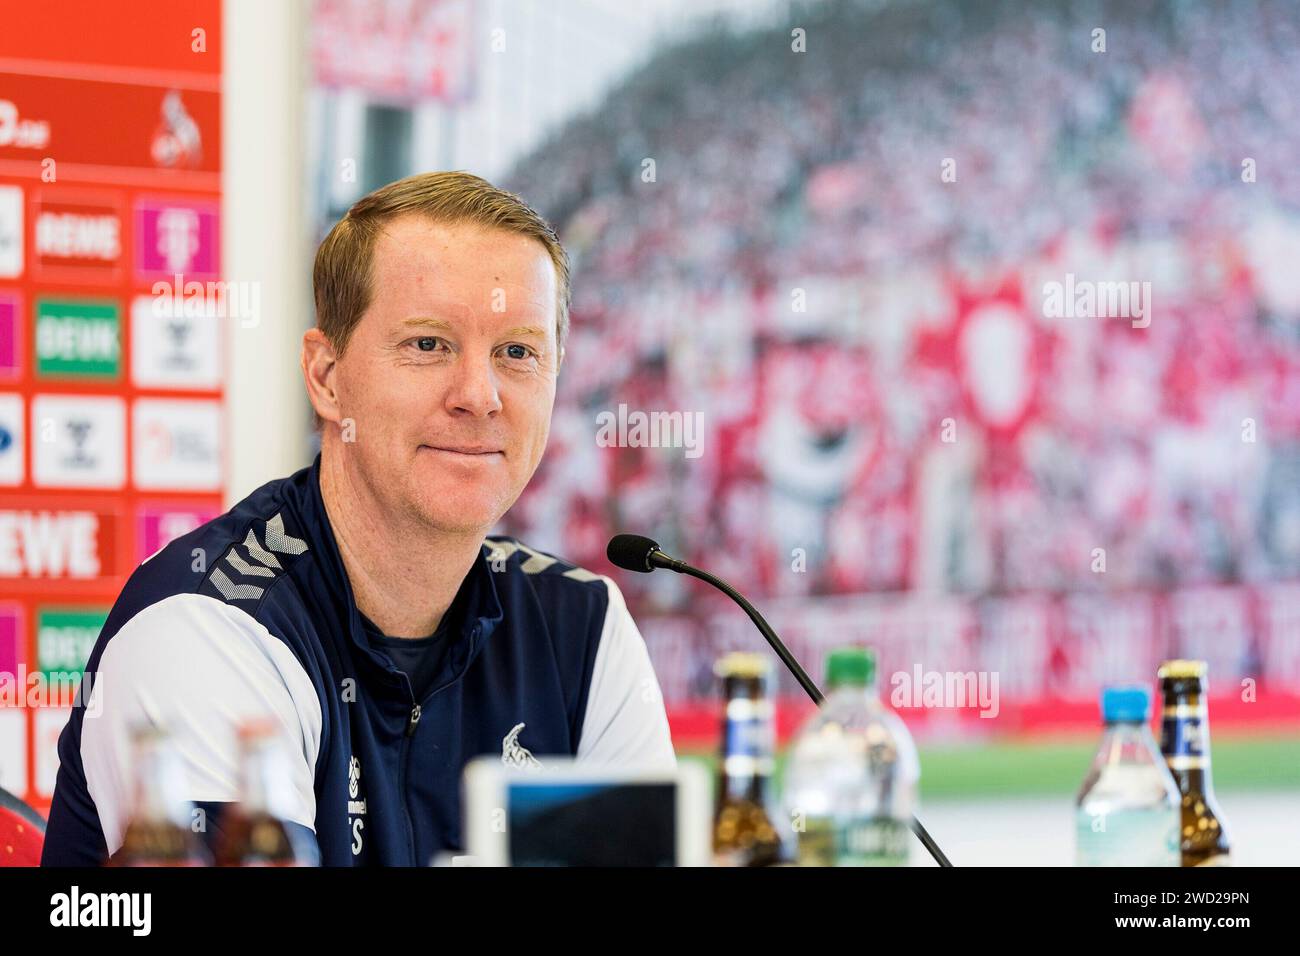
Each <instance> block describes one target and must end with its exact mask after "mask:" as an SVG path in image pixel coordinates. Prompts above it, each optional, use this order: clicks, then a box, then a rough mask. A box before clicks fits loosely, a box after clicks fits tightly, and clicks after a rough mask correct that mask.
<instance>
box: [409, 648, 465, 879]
mask: <svg viewBox="0 0 1300 956" xmlns="http://www.w3.org/2000/svg"><path fill="white" fill-rule="evenodd" d="M474 635H475V636H477V635H478V628H477V627H476V628H475V629H474ZM460 676H464V675H460ZM459 679H460V678H459V677H457V676H453V677H452V679H451V680H449V681H447V683H445V684H443V685H442V686H441V687H439V688H437V689H436V690H434V691H433V692H432V693H431V694H429V695H428V696H427V697H426V698H425V701H426V703H427V702H428V701H431V700H433V698H435V697H437V696H438V695H439V694H441V693H442V692H443V691H444V690H446V689H447V688H448V687H450V686H451V685H452V684H454V683H456V681H457V680H459ZM402 682H403V683H404V684H406V693H407V696H408V697H410V698H411V711H410V713H409V714H408V715H407V718H406V732H405V733H403V734H402V748H401V753H400V754H399V755H398V757H397V789H398V792H399V793H400V794H401V795H402V819H403V820H404V821H405V822H406V845H407V850H408V853H409V854H410V860H411V866H419V865H420V864H419V863H417V862H416V859H415V827H414V825H413V824H412V823H411V806H410V803H409V802H408V800H407V792H406V758H407V755H408V752H409V751H410V748H411V738H412V737H414V736H415V731H416V728H417V727H419V725H420V717H421V716H422V715H423V713H424V708H423V707H421V706H420V702H419V701H418V700H416V699H415V688H413V687H412V686H411V678H410V677H409V676H408V675H407V674H405V673H403V674H402Z"/></svg>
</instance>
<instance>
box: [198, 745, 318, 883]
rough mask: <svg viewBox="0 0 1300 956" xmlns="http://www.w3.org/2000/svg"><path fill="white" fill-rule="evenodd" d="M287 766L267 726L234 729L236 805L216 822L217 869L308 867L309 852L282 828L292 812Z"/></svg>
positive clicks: (312, 857)
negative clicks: (236, 739)
mask: <svg viewBox="0 0 1300 956" xmlns="http://www.w3.org/2000/svg"><path fill="white" fill-rule="evenodd" d="M292 806H293V788H292V782H291V781H290V779H289V765H288V759H287V756H286V754H285V753H284V749H283V747H282V745H281V743H280V738H279V737H278V736H277V735H276V733H275V725H274V724H273V723H271V722H270V721H258V722H254V723H249V724H245V725H244V726H242V727H240V729H239V802H238V803H236V804H234V805H233V806H231V807H230V808H229V809H228V810H227V811H226V813H225V814H224V815H223V817H222V820H221V834H220V837H219V838H218V840H217V865H218V866H312V865H315V863H316V862H317V860H316V856H317V854H316V851H315V847H314V846H312V845H310V843H309V840H308V838H307V836H306V834H304V833H303V832H302V831H301V830H298V829H294V828H291V827H288V826H286V825H285V821H286V819H287V818H288V815H289V814H290V813H291V812H292V810H291V808H292Z"/></svg>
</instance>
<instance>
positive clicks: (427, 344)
mask: <svg viewBox="0 0 1300 956" xmlns="http://www.w3.org/2000/svg"><path fill="white" fill-rule="evenodd" d="M415 347H416V348H418V349H419V350H420V351H421V352H432V351H434V350H435V349H437V347H438V340H437V339H435V338H433V337H432V336H425V337H424V338H422V339H416V340H415Z"/></svg>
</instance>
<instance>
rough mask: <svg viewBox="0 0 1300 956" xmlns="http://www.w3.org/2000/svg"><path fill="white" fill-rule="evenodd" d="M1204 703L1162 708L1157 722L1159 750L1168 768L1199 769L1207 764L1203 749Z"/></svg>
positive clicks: (1207, 760) (1207, 759)
mask: <svg viewBox="0 0 1300 956" xmlns="http://www.w3.org/2000/svg"><path fill="white" fill-rule="evenodd" d="M1205 725H1206V720H1205V707H1204V706H1203V705H1202V706H1200V707H1187V706H1186V705H1179V706H1170V707H1166V708H1165V713H1164V718H1163V720H1162V721H1161V726H1160V750H1161V752H1162V753H1163V754H1164V756H1165V760H1166V761H1167V762H1168V764H1169V769H1171V770H1200V769H1204V768H1205V767H1207V766H1208V765H1209V758H1208V757H1207V756H1206V753H1205Z"/></svg>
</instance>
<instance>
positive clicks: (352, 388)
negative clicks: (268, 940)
mask: <svg viewBox="0 0 1300 956" xmlns="http://www.w3.org/2000/svg"><path fill="white" fill-rule="evenodd" d="M314 284H315V296H316V312H317V327H316V328H313V329H310V330H309V331H308V332H307V333H306V334H305V335H304V336H303V347H302V371H303V376H304V379H305V381H306V385H307V393H308V395H309V397H310V399H311V403H312V405H313V407H314V408H315V411H316V415H317V417H318V419H319V420H320V422H321V426H322V433H321V453H320V455H319V456H318V457H317V459H316V462H315V464H314V465H313V466H312V467H311V468H308V469H304V470H302V471H300V472H298V473H297V474H295V475H292V476H290V477H289V478H285V479H282V480H279V481H273V482H271V483H270V484H267V485H264V486H263V487H261V488H259V489H258V490H257V491H255V492H254V493H253V494H252V495H250V496H249V497H248V498H246V499H244V500H243V501H242V502H240V503H239V504H238V505H236V506H235V507H234V508H233V509H232V510H231V511H229V512H228V513H226V514H225V515H222V516H221V517H219V518H217V519H215V520H214V521H212V522H209V523H208V524H206V525H204V526H203V527H201V528H199V529H197V530H195V531H194V532H192V533H190V534H187V535H185V536H183V537H181V538H179V539H178V540H176V541H174V542H173V543H171V544H170V545H168V546H167V547H166V548H164V549H163V550H162V551H160V552H159V553H158V554H156V555H154V556H153V557H152V558H150V559H149V560H148V561H146V562H145V563H144V564H143V565H141V566H140V567H139V568H138V569H137V570H136V572H135V573H134V574H133V575H132V576H131V578H130V580H129V581H128V582H127V584H126V587H125V588H124V590H123V592H122V594H121V596H120V597H119V598H118V600H117V603H116V604H115V605H114V607H113V610H112V612H111V613H110V615H109V617H108V620H107V622H106V623H105V625H104V629H103V631H102V633H101V634H100V636H99V640H98V641H97V642H96V645H95V647H94V650H93V651H92V653H91V656H90V660H89V663H88V665H87V671H88V674H89V675H93V690H92V692H91V693H90V694H89V695H88V700H87V702H86V706H85V707H84V708H77V709H75V710H74V711H73V714H72V717H71V719H70V720H69V722H68V726H67V727H66V728H65V729H64V731H63V734H62V736H61V737H60V739H59V758H60V761H61V765H60V768H59V776H58V782H57V786H56V789H55V794H54V802H53V807H52V809H51V813H50V820H49V828H48V830H47V833H46V843H45V851H44V857H43V862H44V863H45V864H47V865H92V864H97V863H100V862H102V861H103V860H104V859H105V858H106V857H108V856H109V855H111V854H112V853H114V852H115V851H117V850H118V848H119V847H120V846H121V845H122V836H123V832H124V829H125V827H126V824H127V823H128V821H129V818H130V815H131V813H132V806H133V801H134V799H135V795H134V794H133V792H132V777H131V767H130V753H129V750H130V742H131V733H132V730H133V729H134V728H135V727H137V726H139V725H140V724H145V725H150V724H153V725H160V726H162V727H163V728H164V729H165V730H166V731H167V732H168V733H169V735H170V736H171V738H172V740H173V741H174V743H175V745H176V747H177V749H178V750H179V753H180V755H181V758H182V761H183V763H184V765H185V767H186V771H187V772H186V778H187V787H188V791H187V796H188V797H189V798H190V799H191V800H192V801H194V802H195V803H196V804H197V805H199V806H202V807H204V808H211V809H212V810H214V811H215V812H217V813H218V814H219V810H220V806H219V805H221V804H228V803H230V802H231V801H234V800H236V799H237V797H238V792H237V745H236V730H237V728H238V726H239V725H240V724H242V723H244V722H245V721H247V720H250V719H256V718H265V717H268V716H269V717H270V718H271V719H272V721H273V723H274V726H275V727H276V728H277V729H278V733H279V735H280V738H281V743H282V744H283V749H284V750H285V751H287V752H288V753H289V754H290V755H291V758H292V759H291V767H290V777H291V789H292V791H293V812H292V813H291V814H289V817H290V821H291V823H293V824H296V825H301V826H302V827H306V828H308V829H310V830H311V831H312V832H313V833H314V835H315V839H316V843H317V845H318V846H319V850H320V857H321V862H322V863H324V864H326V865H345V866H346V865H354V864H361V863H370V864H384V865H425V864H427V863H428V862H429V861H430V859H431V858H432V857H433V856H434V855H435V854H436V853H438V852H439V851H442V850H445V849H451V850H456V849H458V848H460V847H461V842H460V841H461V833H460V823H461V812H460V778H461V772H462V768H463V766H464V764H465V762H466V761H467V760H469V759H470V758H472V757H475V756H478V755H481V754H494V755H498V756H499V757H500V759H502V760H504V761H505V762H507V763H513V764H522V765H529V766H532V765H535V764H537V763H538V762H540V763H541V764H542V765H543V766H545V764H546V762H547V757H548V756H552V755H560V756H566V757H567V756H575V757H576V758H578V759H579V760H588V761H593V762H601V763H636V764H639V765H652V766H659V767H665V766H672V765H674V763H675V757H674V754H673V749H672V744H671V741H670V739H669V735H668V725H667V719H666V717H665V714H664V710H663V704H662V702H661V699H660V696H659V687H658V682H657V681H656V679H655V675H654V672H653V670H652V669H651V667H650V662H649V658H648V656H647V654H646V649H645V643H644V641H643V640H642V638H641V636H640V634H639V632H638V631H637V628H636V624H635V623H634V622H633V620H632V618H631V617H630V615H629V614H628V612H627V609H626V606H625V605H624V602H623V598H622V596H621V594H620V593H619V590H618V588H617V587H616V586H615V584H614V583H613V582H612V581H611V580H609V579H608V578H605V577H600V576H597V575H595V574H592V573H591V572H589V571H585V570H583V569H581V568H576V567H573V566H572V565H569V564H565V563H564V562H562V561H559V560H557V559H555V558H553V557H551V556H549V555H545V554H541V553H539V552H536V551H533V550H532V549H530V548H528V547H527V546H525V545H523V544H520V543H519V542H517V541H514V540H511V539H508V538H498V537H492V538H488V537H486V535H487V532H488V531H489V530H490V529H491V528H492V526H493V525H495V524H496V523H497V521H498V520H499V519H500V518H501V516H502V515H503V514H504V513H505V512H506V510H507V509H509V508H510V506H511V505H512V504H513V503H514V502H515V500H516V499H517V498H518V496H519V494H520V492H522V491H523V489H524V486H525V485H526V484H527V483H528V481H529V479H530V478H531V477H532V475H533V472H534V471H535V470H536V468H537V465H538V462H539V461H540V460H541V457H542V452H543V450H544V449H545V447H546V439H547V433H548V430H549V425H550V417H551V409H552V406H553V404H554V400H555V384H556V375H557V373H558V370H559V368H560V363H561V360H562V358H563V354H564V340H565V333H566V331H567V326H568V301H569V272H568V261H567V256H566V254H565V252H564V250H563V248H562V247H561V245H560V243H559V240H558V238H557V237H556V235H555V233H554V232H553V231H552V230H551V228H550V227H549V226H548V225H547V224H546V222H545V221H544V220H543V219H542V218H541V217H540V216H538V215H537V213H535V212H534V211H533V210H532V209H530V208H529V207H528V206H526V205H525V204H524V203H523V202H521V201H520V200H519V199H518V198H517V197H515V196H513V195H511V194H509V193H506V192H503V191H501V190H498V189H496V188H495V187H493V186H491V185H490V184H489V183H487V182H485V181H484V180H482V179H479V178H478V177H476V176H471V175H468V174H465V173H433V174H427V175H420V176H414V177H411V178H409V179H405V180H401V181H400V182H396V183H392V184H390V185H388V186H386V187H384V188H382V189H380V190H378V191H376V192H374V193H372V194H371V195H369V196H366V197H365V198H363V199H362V200H360V201H359V202H358V203H357V204H356V205H355V206H353V207H352V209H351V210H350V211H349V212H348V214H347V215H346V216H345V217H344V218H343V219H342V220H341V221H340V222H339V223H338V224H336V225H335V227H334V228H333V229H332V230H331V231H330V233H329V235H328V236H326V238H325V240H324V242H322V243H321V246H320V249H319V250H318V252H317V254H316V263H315V271H314Z"/></svg>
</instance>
